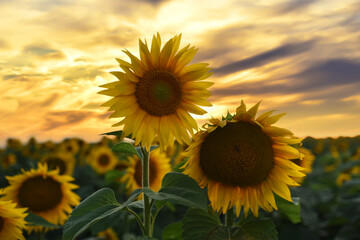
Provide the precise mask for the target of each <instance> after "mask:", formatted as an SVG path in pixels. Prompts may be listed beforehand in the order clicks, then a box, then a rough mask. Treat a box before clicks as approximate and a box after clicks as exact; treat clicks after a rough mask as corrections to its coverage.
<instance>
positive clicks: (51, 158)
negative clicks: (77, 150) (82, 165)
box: [41, 152, 76, 175]
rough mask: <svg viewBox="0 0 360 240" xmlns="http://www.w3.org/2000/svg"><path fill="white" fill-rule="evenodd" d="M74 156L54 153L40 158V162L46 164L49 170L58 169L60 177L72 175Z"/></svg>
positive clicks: (65, 153)
mask: <svg viewBox="0 0 360 240" xmlns="http://www.w3.org/2000/svg"><path fill="white" fill-rule="evenodd" d="M75 161H76V160H75V158H74V155H72V154H70V153H67V152H56V153H51V154H47V155H45V156H43V157H42V159H41V162H42V163H46V164H47V166H48V169H49V170H54V169H57V168H59V174H60V175H72V173H73V171H74V167H75Z"/></svg>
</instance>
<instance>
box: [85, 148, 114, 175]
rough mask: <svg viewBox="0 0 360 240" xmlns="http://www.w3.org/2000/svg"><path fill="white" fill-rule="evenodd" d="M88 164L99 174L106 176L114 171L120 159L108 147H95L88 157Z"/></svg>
mask: <svg viewBox="0 0 360 240" xmlns="http://www.w3.org/2000/svg"><path fill="white" fill-rule="evenodd" d="M87 162H88V163H89V164H90V166H91V167H92V168H93V169H94V170H95V171H96V172H97V173H99V174H104V173H106V172H107V171H109V170H112V169H114V167H115V165H116V164H117V162H118V158H117V157H116V156H115V155H114V153H113V152H112V151H111V149H110V148H108V147H105V146H103V147H95V148H93V149H92V150H91V152H90V154H89V156H88V157H87Z"/></svg>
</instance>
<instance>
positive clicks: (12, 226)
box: [0, 189, 27, 240]
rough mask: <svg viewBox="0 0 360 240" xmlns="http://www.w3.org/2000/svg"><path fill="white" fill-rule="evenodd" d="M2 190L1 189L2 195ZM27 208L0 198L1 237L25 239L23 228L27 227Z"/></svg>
mask: <svg viewBox="0 0 360 240" xmlns="http://www.w3.org/2000/svg"><path fill="white" fill-rule="evenodd" d="M1 194H2V190H1V189H0V195H1ZM25 211H26V208H17V207H16V203H12V202H11V201H5V200H3V199H1V198H0V239H4V240H11V239H21V240H25V238H24V236H23V234H22V230H23V229H25V228H26V226H25V224H26V221H25V217H26V216H27V213H25Z"/></svg>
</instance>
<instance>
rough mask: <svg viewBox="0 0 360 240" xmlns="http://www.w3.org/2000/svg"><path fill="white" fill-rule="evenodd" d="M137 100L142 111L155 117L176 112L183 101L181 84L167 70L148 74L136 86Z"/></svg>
mask: <svg viewBox="0 0 360 240" xmlns="http://www.w3.org/2000/svg"><path fill="white" fill-rule="evenodd" d="M135 96H136V100H137V102H138V104H139V106H140V108H141V109H143V110H144V111H146V112H147V113H148V114H150V115H153V116H164V115H170V114H173V113H175V112H176V109H178V107H179V105H180V102H181V99H182V90H181V82H180V81H179V79H178V78H177V77H175V76H174V75H173V74H171V73H170V72H168V71H166V70H153V71H150V72H148V73H146V74H145V75H144V76H143V77H142V78H140V81H139V82H138V83H137V85H136V91H135Z"/></svg>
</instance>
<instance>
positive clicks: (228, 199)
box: [184, 101, 304, 216]
mask: <svg viewBox="0 0 360 240" xmlns="http://www.w3.org/2000/svg"><path fill="white" fill-rule="evenodd" d="M259 104H260V102H259V103H258V104H256V105H255V106H253V107H252V108H250V109H249V110H248V111H246V106H245V104H244V102H243V101H241V105H240V106H239V107H238V108H237V109H236V114H235V115H233V116H232V115H231V118H223V119H222V120H219V119H214V118H213V119H211V120H210V123H209V124H208V125H207V129H206V131H199V132H198V133H197V134H196V135H195V137H194V141H193V142H192V143H191V145H190V146H189V148H188V149H187V150H186V152H185V155H186V156H188V157H189V159H188V161H187V163H186V164H185V165H184V168H185V171H184V173H185V174H188V175H189V176H190V177H192V178H194V179H195V180H196V181H197V182H198V183H199V185H200V186H201V187H205V186H207V187H208V196H209V199H210V202H211V205H212V208H213V209H214V210H215V211H217V212H222V213H226V211H227V210H228V209H229V208H231V207H233V206H235V208H236V215H237V216H239V214H240V211H241V208H242V207H243V209H244V213H245V216H247V215H248V212H249V210H250V209H251V212H252V213H253V215H255V216H258V210H259V209H258V208H259V207H261V208H262V209H264V210H266V211H268V212H271V211H272V210H273V209H277V206H276V202H275V198H274V194H273V193H276V194H277V195H279V196H280V197H282V198H284V199H286V200H287V201H290V202H291V201H292V200H291V194H290V190H289V186H298V185H299V184H298V183H296V182H295V181H294V180H293V179H292V177H303V176H304V174H303V173H302V172H301V170H303V168H302V167H300V166H298V165H296V164H295V163H293V162H291V161H290V160H289V159H297V158H300V157H301V154H300V153H299V151H298V150H297V149H296V148H294V147H291V146H289V144H299V143H300V142H301V139H298V138H295V137H294V134H293V133H292V132H290V131H289V130H287V129H284V128H279V127H274V126H271V125H272V124H274V123H276V122H277V121H278V120H279V119H280V118H281V117H282V116H283V115H284V114H278V115H273V116H271V114H272V113H273V112H274V111H269V112H266V113H264V114H262V115H260V116H259V117H257V118H256V119H255V116H256V113H257V111H258V107H259Z"/></svg>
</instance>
